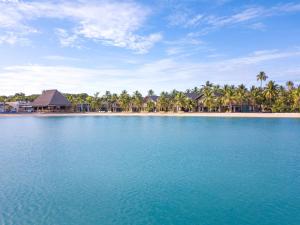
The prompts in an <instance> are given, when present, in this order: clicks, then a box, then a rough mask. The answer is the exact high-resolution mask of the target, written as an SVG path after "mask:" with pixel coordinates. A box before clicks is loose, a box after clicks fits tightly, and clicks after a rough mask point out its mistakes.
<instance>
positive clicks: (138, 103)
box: [131, 91, 143, 112]
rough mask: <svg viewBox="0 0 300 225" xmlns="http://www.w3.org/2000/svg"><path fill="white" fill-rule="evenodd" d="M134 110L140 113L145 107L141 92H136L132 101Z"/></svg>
mask: <svg viewBox="0 0 300 225" xmlns="http://www.w3.org/2000/svg"><path fill="white" fill-rule="evenodd" d="M131 102H132V103H131V104H132V107H131V108H132V109H135V110H136V111H138V112H140V111H141V109H142V107H143V96H142V94H141V93H140V92H139V91H135V92H134V93H133V95H132V99H131Z"/></svg>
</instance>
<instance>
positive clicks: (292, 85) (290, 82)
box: [286, 81, 294, 91]
mask: <svg viewBox="0 0 300 225" xmlns="http://www.w3.org/2000/svg"><path fill="white" fill-rule="evenodd" d="M286 86H287V88H288V90H289V91H291V90H293V89H294V83H293V81H287V82H286Z"/></svg>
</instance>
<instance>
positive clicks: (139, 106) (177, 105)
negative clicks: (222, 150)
mask: <svg viewBox="0 0 300 225" xmlns="http://www.w3.org/2000/svg"><path fill="white" fill-rule="evenodd" d="M256 79H257V81H259V82H260V87H255V86H252V87H251V88H250V89H247V88H246V87H245V85H243V84H241V85H239V86H237V87H235V86H233V85H224V86H222V87H221V86H220V85H215V84H213V83H211V82H209V81H207V82H206V83H205V84H204V85H202V86H201V87H194V88H193V89H187V90H186V92H180V91H177V90H175V89H174V90H172V91H171V92H169V93H168V92H162V93H161V94H160V96H159V98H158V100H157V101H154V100H153V98H151V97H154V91H153V90H151V89H150V90H149V91H148V95H147V97H146V98H144V97H143V96H142V94H141V93H140V92H139V91H135V92H134V93H133V94H132V95H129V94H128V92H127V91H126V90H124V91H122V93H121V94H120V95H118V94H115V93H111V92H109V91H106V92H105V94H103V95H102V96H100V95H99V92H97V93H95V94H94V95H92V96H91V95H88V94H86V93H81V94H65V96H66V97H67V99H68V100H69V101H70V102H71V104H72V105H73V108H74V110H76V109H77V106H78V104H89V107H90V110H91V111H99V110H103V109H104V110H106V111H119V110H122V111H134V112H140V111H142V110H145V111H147V112H153V111H164V112H168V111H195V109H196V108H197V107H198V106H199V105H201V107H204V108H205V110H206V111H210V112H211V111H212V112H217V111H220V112H221V111H229V112H232V111H233V110H234V107H236V106H239V107H240V109H242V108H243V107H244V106H245V105H246V106H249V105H250V106H251V107H252V110H254V111H258V112H259V111H271V112H300V86H297V85H295V84H294V83H293V82H292V81H287V82H286V84H285V86H279V85H278V84H276V83H275V82H274V81H272V80H270V81H268V83H267V84H266V85H265V87H263V86H262V83H263V81H266V80H267V79H268V76H267V75H266V73H265V72H260V73H259V74H258V75H257V76H256ZM189 94H196V95H198V96H200V98H198V99H197V100H195V99H191V98H189V97H188V96H189ZM37 96H38V95H28V96H26V95H25V94H24V93H16V94H15V95H11V96H0V102H14V101H29V102H32V101H33V100H34V99H35V98H36V97H37Z"/></svg>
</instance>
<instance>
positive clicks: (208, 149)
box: [0, 117, 300, 225]
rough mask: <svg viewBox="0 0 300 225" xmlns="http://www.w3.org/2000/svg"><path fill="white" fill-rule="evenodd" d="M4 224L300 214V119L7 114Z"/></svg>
mask: <svg viewBox="0 0 300 225" xmlns="http://www.w3.org/2000/svg"><path fill="white" fill-rule="evenodd" d="M0 129H1V135H0V224H1V225H9V224H16V225H48V224H49V225H50V224H51V225H94V224H101V225H102V224H118V225H119V224H120V225H126V224H130V225H132V224H155V225H156V224H157V225H164V224H174V225H177V224H178V225H184V224H201V225H222V224H225V225H244V224H249V225H252V224H253V225H271V224H272V225H277V224H278V225H299V224H300V120H298V119H237V118H235V119H230V118H180V117H176V118H170V117H46V118H35V117H27V118H21V117H20V118H0Z"/></svg>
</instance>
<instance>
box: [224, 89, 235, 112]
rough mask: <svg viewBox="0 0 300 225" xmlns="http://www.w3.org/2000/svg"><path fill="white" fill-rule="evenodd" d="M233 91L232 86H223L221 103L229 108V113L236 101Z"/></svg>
mask: <svg viewBox="0 0 300 225" xmlns="http://www.w3.org/2000/svg"><path fill="white" fill-rule="evenodd" d="M234 89H235V88H234V86H229V85H224V96H223V103H224V105H225V106H228V107H229V112H232V110H233V108H232V106H233V104H234V103H235V101H236V96H235V91H234Z"/></svg>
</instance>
